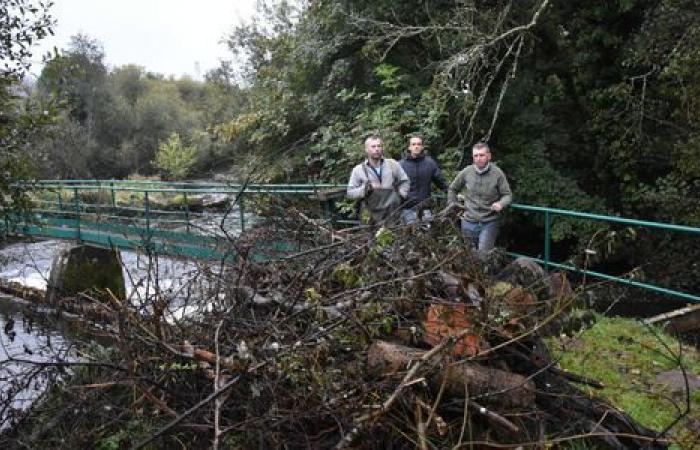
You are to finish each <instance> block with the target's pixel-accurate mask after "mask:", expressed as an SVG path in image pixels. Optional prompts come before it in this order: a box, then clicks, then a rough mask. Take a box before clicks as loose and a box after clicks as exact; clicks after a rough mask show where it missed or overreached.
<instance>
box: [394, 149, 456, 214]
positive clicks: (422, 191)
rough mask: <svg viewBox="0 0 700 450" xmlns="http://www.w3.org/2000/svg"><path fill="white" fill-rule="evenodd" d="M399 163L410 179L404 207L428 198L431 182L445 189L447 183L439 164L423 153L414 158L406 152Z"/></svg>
mask: <svg viewBox="0 0 700 450" xmlns="http://www.w3.org/2000/svg"><path fill="white" fill-rule="evenodd" d="M399 163H400V164H401V167H402V168H403V170H404V172H406V175H408V179H409V180H411V188H410V189H409V191H408V198H407V199H406V202H405V203H404V209H408V208H413V207H414V206H416V205H418V204H419V203H421V202H423V201H424V200H425V199H427V198H429V197H430V187H431V184H432V183H435V185H436V186H437V187H438V188H440V189H441V190H443V191H446V190H447V183H446V182H445V177H444V176H443V175H442V171H441V170H440V166H438V164H437V163H436V162H435V160H434V159H433V158H431V157H430V156H427V155H426V154H425V153H421V154H420V155H418V156H417V157H416V158H413V157H411V155H410V154H408V155H406V156H404V157H403V159H402V160H401V161H399Z"/></svg>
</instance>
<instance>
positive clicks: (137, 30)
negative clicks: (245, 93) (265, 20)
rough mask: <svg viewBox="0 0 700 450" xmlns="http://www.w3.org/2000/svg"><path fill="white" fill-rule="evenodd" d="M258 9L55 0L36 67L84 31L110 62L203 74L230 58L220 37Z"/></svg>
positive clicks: (152, 0)
mask: <svg viewBox="0 0 700 450" xmlns="http://www.w3.org/2000/svg"><path fill="white" fill-rule="evenodd" d="M254 10H255V0H194V1H193V0H55V5H54V6H53V8H52V9H51V11H52V16H53V17H54V18H55V19H56V21H57V23H56V26H55V29H54V31H55V36H49V37H48V38H46V39H44V40H42V41H41V44H40V46H39V47H38V50H37V51H35V56H36V57H35V58H34V60H35V62H34V64H33V67H32V72H33V73H34V74H35V75H37V74H38V73H39V72H40V71H41V64H40V63H37V61H39V60H41V57H40V55H42V54H44V53H45V52H46V51H48V50H50V49H52V48H53V47H54V46H55V47H57V48H59V49H62V48H66V47H67V46H68V43H69V42H70V37H71V36H73V35H75V34H77V33H83V34H86V35H88V36H89V37H91V38H93V39H97V40H98V41H100V42H101V43H102V45H103V46H104V51H105V55H106V59H105V60H106V63H107V64H108V65H109V66H110V67H114V66H121V65H124V64H130V63H133V64H138V65H140V66H143V67H145V68H146V70H148V71H151V72H158V73H161V74H164V75H166V76H167V75H175V76H177V77H179V76H182V75H185V74H187V75H190V76H192V77H195V78H200V77H201V76H202V75H204V73H206V72H207V71H208V70H209V69H212V68H214V67H216V66H218V61H219V60H220V59H222V58H224V59H225V58H230V53H229V52H228V51H227V49H226V46H225V45H224V44H222V43H220V41H221V40H222V38H224V37H225V36H226V35H227V34H228V33H229V32H230V31H231V30H232V29H233V27H234V26H235V25H237V24H238V23H240V22H241V21H242V20H247V19H248V18H249V17H250V16H251V15H252V14H253V12H254ZM198 67H199V68H198Z"/></svg>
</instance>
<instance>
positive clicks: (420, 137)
mask: <svg viewBox="0 0 700 450" xmlns="http://www.w3.org/2000/svg"><path fill="white" fill-rule="evenodd" d="M415 138H418V139H420V141H421V142H425V139H424V138H423V135H422V134H420V133H411V134H409V135H408V140H409V142H410V141H411V139H415Z"/></svg>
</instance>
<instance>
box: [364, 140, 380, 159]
mask: <svg viewBox="0 0 700 450" xmlns="http://www.w3.org/2000/svg"><path fill="white" fill-rule="evenodd" d="M365 151H366V152H367V157H368V158H369V159H374V160H377V159H380V158H381V157H382V141H381V139H372V140H371V141H369V142H367V144H365Z"/></svg>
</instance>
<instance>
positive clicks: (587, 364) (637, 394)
mask: <svg viewBox="0 0 700 450" xmlns="http://www.w3.org/2000/svg"><path fill="white" fill-rule="evenodd" d="M550 345H551V348H552V351H553V353H554V356H555V357H558V358H561V359H560V365H561V367H563V368H566V369H568V370H570V371H571V372H574V373H577V374H580V375H583V376H586V377H589V378H593V379H595V380H598V381H600V382H602V383H604V384H605V388H604V389H602V390H597V389H594V388H584V389H587V390H588V391H589V392H590V394H592V395H597V396H601V397H603V398H606V399H607V400H609V401H610V402H611V403H612V404H614V405H615V406H616V407H618V408H620V409H622V410H624V411H625V412H627V413H628V414H630V415H631V416H632V417H633V418H634V419H635V420H637V421H638V422H639V423H641V424H643V425H645V426H647V427H649V428H653V429H655V430H658V431H661V430H663V429H665V428H666V427H667V426H668V425H670V424H672V423H673V422H674V420H675V419H676V418H677V417H678V416H679V415H680V414H681V412H682V411H684V410H685V408H686V398H685V394H684V393H681V394H679V393H672V392H671V390H670V389H668V388H667V387H666V386H665V385H663V384H659V383H658V382H657V376H658V375H659V374H660V373H662V372H666V371H669V370H680V369H681V367H684V368H685V370H686V371H687V373H688V374H699V373H700V354H699V353H698V351H697V350H696V349H694V348H693V347H692V346H689V345H686V344H682V343H680V342H679V341H678V340H676V339H675V338H673V337H672V336H669V335H668V334H665V333H663V332H661V331H660V330H659V329H657V328H651V327H647V326H645V325H644V324H642V323H641V322H639V321H636V320H631V319H622V318H608V317H600V316H599V317H598V321H597V322H596V324H595V325H593V326H592V327H591V328H589V329H587V330H584V331H582V332H580V333H579V334H578V335H576V336H575V337H573V338H565V339H553V340H552V341H550ZM699 411H700V391H696V392H694V393H693V394H692V395H691V406H690V413H689V414H688V416H687V417H685V418H684V419H683V420H681V421H680V423H679V424H678V425H677V426H674V428H673V429H672V430H671V432H670V437H671V438H672V439H674V440H675V441H677V442H678V445H680V447H678V448H691V447H688V446H687V445H689V444H690V443H691V442H692V441H691V439H693V438H694V436H695V433H697V429H696V427H697V424H698V423H700V412H699ZM690 445H692V444H690ZM695 445H699V446H700V443H696V444H695ZM696 448H697V447H696Z"/></svg>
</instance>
